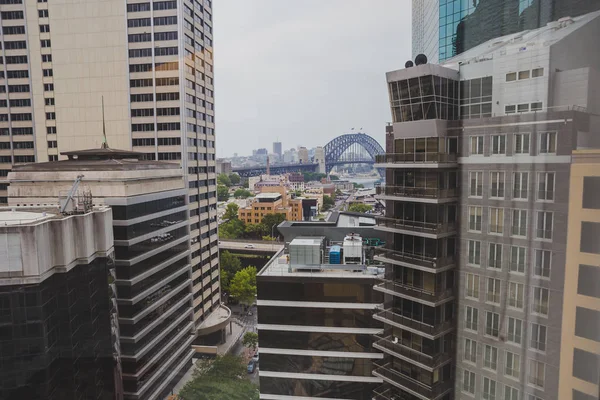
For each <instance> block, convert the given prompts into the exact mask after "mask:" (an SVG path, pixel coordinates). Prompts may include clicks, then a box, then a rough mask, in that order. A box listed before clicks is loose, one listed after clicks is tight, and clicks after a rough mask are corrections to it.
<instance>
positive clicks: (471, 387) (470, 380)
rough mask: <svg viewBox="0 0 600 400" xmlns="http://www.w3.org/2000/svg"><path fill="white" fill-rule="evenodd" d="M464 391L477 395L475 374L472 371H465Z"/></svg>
mask: <svg viewBox="0 0 600 400" xmlns="http://www.w3.org/2000/svg"><path fill="white" fill-rule="evenodd" d="M462 389H463V391H464V392H467V393H471V394H473V395H474V394H475V373H473V372H471V371H467V370H464V371H463V388H462Z"/></svg>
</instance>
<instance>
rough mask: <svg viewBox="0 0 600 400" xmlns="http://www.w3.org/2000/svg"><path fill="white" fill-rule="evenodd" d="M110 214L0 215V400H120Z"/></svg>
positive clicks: (17, 210) (39, 211)
mask: <svg viewBox="0 0 600 400" xmlns="http://www.w3.org/2000/svg"><path fill="white" fill-rule="evenodd" d="M111 222H112V218H111V210H110V208H109V207H106V206H97V207H92V205H91V204H89V207H86V208H85V209H84V210H82V212H81V213H75V214H71V215H65V214H62V213H60V212H59V210H58V209H57V207H56V206H54V207H49V206H42V207H31V206H28V207H13V208H10V209H8V208H3V209H0V225H1V226H0V240H1V241H2V245H1V246H0V274H1V279H0V309H1V311H2V312H1V318H0V331H1V334H0V337H1V338H2V339H1V340H0V360H1V361H0V382H2V384H0V397H1V398H3V399H31V400H46V399H59V398H60V399H64V398H70V399H76V398H77V399H123V390H122V383H121V370H120V367H121V366H120V350H119V327H118V322H117V313H116V302H115V295H116V289H115V285H114V283H112V282H113V281H114V278H115V265H114V261H113V259H112V258H113V255H114V248H113V234H112V229H111Z"/></svg>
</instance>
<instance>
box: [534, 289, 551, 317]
mask: <svg viewBox="0 0 600 400" xmlns="http://www.w3.org/2000/svg"><path fill="white" fill-rule="evenodd" d="M549 297H550V291H549V290H548V289H547V288H541V287H534V288H533V306H532V307H533V310H532V311H533V312H534V313H537V314H541V315H545V316H548V302H549Z"/></svg>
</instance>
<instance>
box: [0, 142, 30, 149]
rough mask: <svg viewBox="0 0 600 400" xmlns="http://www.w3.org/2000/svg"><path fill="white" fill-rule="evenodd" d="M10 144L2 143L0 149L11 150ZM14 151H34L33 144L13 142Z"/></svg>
mask: <svg viewBox="0 0 600 400" xmlns="http://www.w3.org/2000/svg"><path fill="white" fill-rule="evenodd" d="M10 147H11V146H10V142H0V149H3V150H6V149H10ZM12 147H13V149H33V148H34V146H33V142H13V144H12Z"/></svg>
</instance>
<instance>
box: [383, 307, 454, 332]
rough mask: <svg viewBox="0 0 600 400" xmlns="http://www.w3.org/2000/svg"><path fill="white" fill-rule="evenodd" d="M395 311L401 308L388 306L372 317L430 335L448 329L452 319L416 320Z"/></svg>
mask: <svg viewBox="0 0 600 400" xmlns="http://www.w3.org/2000/svg"><path fill="white" fill-rule="evenodd" d="M395 311H399V312H402V310H399V309H397V308H389V309H387V310H383V311H380V312H378V313H376V314H374V316H373V317H374V318H375V319H378V320H380V321H382V320H383V322H384V323H388V324H391V325H393V324H396V325H399V326H405V327H409V328H412V329H416V330H418V331H421V332H423V333H426V334H428V335H432V336H433V335H437V334H439V333H441V332H444V331H446V330H448V329H450V328H451V327H452V325H453V323H452V321H447V322H439V323H436V322H435V321H434V320H431V321H417V320H415V319H412V318H408V317H405V316H404V315H402V314H399V313H397V312H395Z"/></svg>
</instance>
